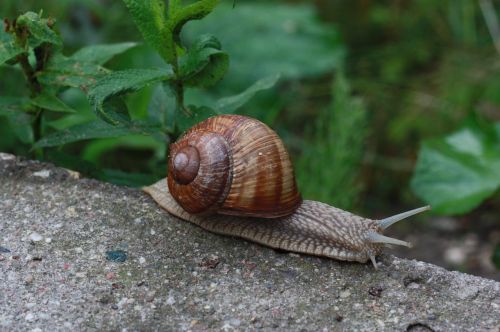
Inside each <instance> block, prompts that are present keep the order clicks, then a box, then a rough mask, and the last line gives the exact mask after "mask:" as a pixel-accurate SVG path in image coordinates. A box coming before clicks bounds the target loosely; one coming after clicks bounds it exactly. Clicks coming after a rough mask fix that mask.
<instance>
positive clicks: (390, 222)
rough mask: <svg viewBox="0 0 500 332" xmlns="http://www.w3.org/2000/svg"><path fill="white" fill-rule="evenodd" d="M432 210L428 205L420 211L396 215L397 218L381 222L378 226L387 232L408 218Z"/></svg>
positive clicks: (415, 210)
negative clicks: (392, 226)
mask: <svg viewBox="0 0 500 332" xmlns="http://www.w3.org/2000/svg"><path fill="white" fill-rule="evenodd" d="M430 209H431V207H430V205H427V206H423V207H420V208H418V209H414V210H410V211H406V212H403V213H400V214H396V215H395V216H392V217H389V218H385V219H382V220H379V221H378V225H379V226H380V228H382V229H384V230H385V229H387V228H388V227H390V226H391V225H393V224H395V223H397V222H398V221H400V220H403V219H406V218H408V217H411V216H414V215H416V214H418V213H421V212H424V211H428V210H430Z"/></svg>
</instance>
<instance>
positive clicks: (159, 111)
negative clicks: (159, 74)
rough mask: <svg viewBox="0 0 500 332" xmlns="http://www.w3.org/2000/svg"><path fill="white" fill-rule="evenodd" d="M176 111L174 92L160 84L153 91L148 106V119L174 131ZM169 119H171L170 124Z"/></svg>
mask: <svg viewBox="0 0 500 332" xmlns="http://www.w3.org/2000/svg"><path fill="white" fill-rule="evenodd" d="M175 109H176V102H175V96H174V94H173V93H172V91H171V90H170V89H169V87H167V86H164V85H163V84H158V86H157V87H156V88H155V89H154V90H153V95H152V96H151V101H150V103H149V105H148V118H149V119H151V120H152V121H156V122H158V123H159V124H160V125H161V127H162V128H166V129H168V131H172V130H173V127H172V125H173V118H174V114H175ZM169 119H171V121H170V122H169Z"/></svg>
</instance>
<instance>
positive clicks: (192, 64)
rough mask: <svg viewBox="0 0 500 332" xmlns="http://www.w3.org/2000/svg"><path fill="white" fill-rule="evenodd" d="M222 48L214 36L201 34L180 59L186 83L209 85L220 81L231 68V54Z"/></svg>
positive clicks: (189, 84)
mask: <svg viewBox="0 0 500 332" xmlns="http://www.w3.org/2000/svg"><path fill="white" fill-rule="evenodd" d="M220 49H221V45H220V42H219V41H218V40H217V39H216V38H215V37H214V36H211V35H202V36H200V37H199V39H198V40H197V41H196V42H195V43H194V45H193V46H192V47H191V49H189V51H188V53H187V54H186V55H185V56H184V57H182V58H181V60H180V76H181V77H182V79H183V80H184V84H185V85H187V86H195V87H209V86H212V85H214V84H215V83H217V82H218V81H220V80H221V79H222V77H224V74H225V73H226V71H227V69H228V68H229V56H228V55H227V54H226V53H225V52H223V51H221V50H220Z"/></svg>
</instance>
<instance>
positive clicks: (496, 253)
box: [491, 243, 500, 270]
mask: <svg viewBox="0 0 500 332" xmlns="http://www.w3.org/2000/svg"><path fill="white" fill-rule="evenodd" d="M491 260H492V261H493V264H495V267H496V268H497V269H498V270H500V243H497V245H496V246H495V248H494V249H493V255H492V256H491Z"/></svg>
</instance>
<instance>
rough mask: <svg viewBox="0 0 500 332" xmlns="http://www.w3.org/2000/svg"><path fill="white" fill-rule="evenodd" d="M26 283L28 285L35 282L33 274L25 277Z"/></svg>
mask: <svg viewBox="0 0 500 332" xmlns="http://www.w3.org/2000/svg"><path fill="white" fill-rule="evenodd" d="M24 283H25V284H26V285H30V284H32V283H33V276H32V275H31V274H29V275H27V276H26V278H24Z"/></svg>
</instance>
